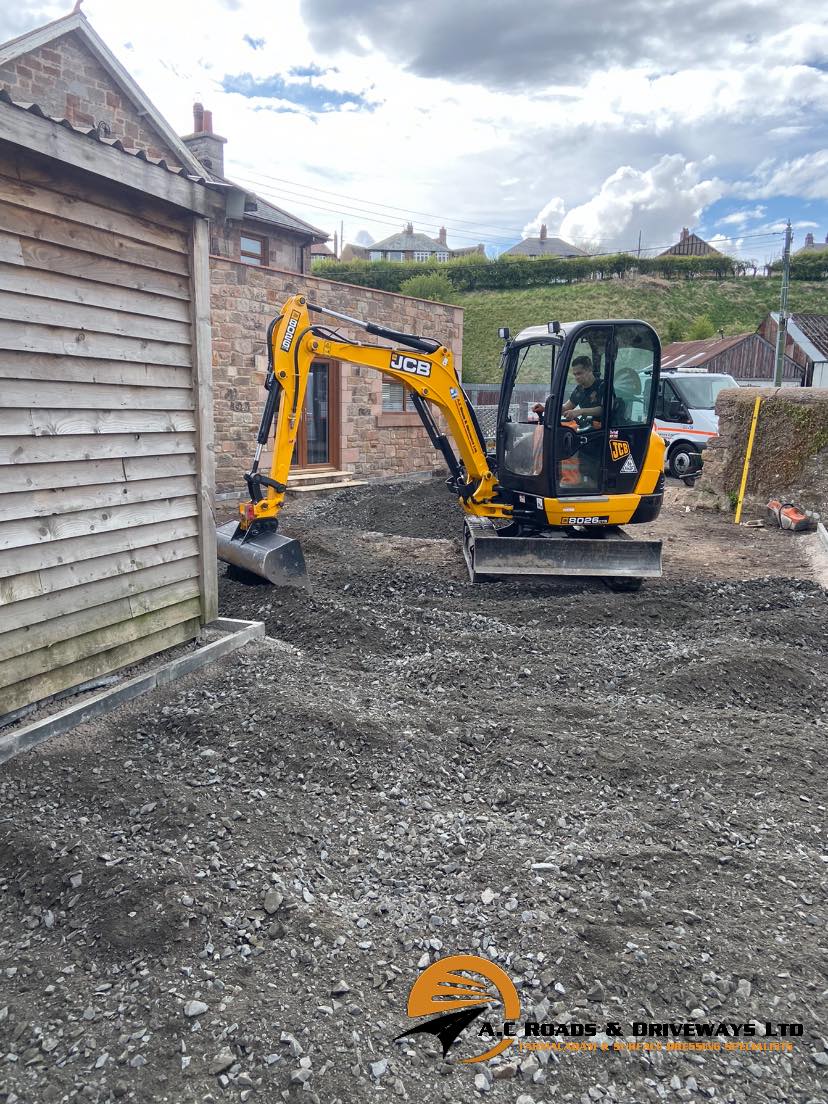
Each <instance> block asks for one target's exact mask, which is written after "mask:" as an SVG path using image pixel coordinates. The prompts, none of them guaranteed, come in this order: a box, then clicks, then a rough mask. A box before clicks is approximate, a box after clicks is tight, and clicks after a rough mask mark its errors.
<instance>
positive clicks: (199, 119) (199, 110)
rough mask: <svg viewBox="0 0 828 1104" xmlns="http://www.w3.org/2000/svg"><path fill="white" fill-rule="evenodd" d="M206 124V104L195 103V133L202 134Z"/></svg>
mask: <svg viewBox="0 0 828 1104" xmlns="http://www.w3.org/2000/svg"><path fill="white" fill-rule="evenodd" d="M203 126H204V104H200V103H194V104H193V133H194V134H201V131H202V128H203Z"/></svg>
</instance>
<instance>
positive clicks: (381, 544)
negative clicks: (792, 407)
mask: <svg viewBox="0 0 828 1104" xmlns="http://www.w3.org/2000/svg"><path fill="white" fill-rule="evenodd" d="M445 496H446V492H445V488H444V487H443V486H442V485H441V484H440V483H438V482H435V483H422V484H416V483H405V484H400V485H398V486H393V487H386V488H383V489H381V490H378V489H377V488H371V487H367V488H360V489H358V490H352V491H346V492H340V493H339V494H337V495H335V496H333V497H330V498H328V499H326V500H321V501H320V500H316V501H314V502H308V501H307V500H303V502H302V503H301V504H299V505H297V506H295V507H292V508H291V517H292V522H290V523H289V522H287V521H286V523H285V528H286V529H287V530H288V531H291V532H297V533H300V534H301V535H302V536H303V544H304V547H305V552H306V557H307V560H308V564H309V570H310V572H311V575H312V585H311V588H310V590H308V591H278V590H274V589H273V588H270V587H267V586H244V585H242V584H241V583H239V582H237V581H232V580H228V579H226V578H223V579H222V580H221V594H220V600H221V612H222V614H224V615H225V616H235V617H249V618H258V619H262V620H264V621H265V622H266V625H267V631H268V634H269V638H268V639H266V640H265V641H264V642H262V643H257V644H255V645H251V646H249V647H248V648H247V649H245V650H244V651H242V652H239V653H236V654H234V655H231V656H228V657H226V658H225V659H223V660H221V661H219V662H218V663H217V664H215V665H214V666H212V667H210V668H208V669H207V670H205V671H203V672H201V673H199V674H197V675H194V676H190V677H189V678H188V679H186V680H184V681H182V682H179V683H177V684H175V685H174V686H171V687H169V688H167V689H165V690H163V691H159V692H156V693H154V694H153V695H152V696H150V697H147V698H144V699H141V700H140V701H138V702H136V703H133V704H132V705H130V706H126V707H122V708H121V709H119V710H118V711H117V712H115V713H113V714H111V715H110V716H109V717H107V718H104V719H103V720H102V721H98V722H95V723H93V724H88V725H84V726H81V727H79V728H77V729H76V730H75V731H74V732H72V733H71V734H69V735H67V736H65V737H61V738H59V739H55V740H53V741H51V742H50V743H48V744H47V745H45V746H42V747H41V748H39V749H37V750H35V751H33V752H30V753H28V754H25V755H22V756H20V757H19V758H17V759H16V760H14V761H12V762H11V763H9V764H7V765H6V766H5V767H4V768H0V1102H2V1104H22V1102H25V1104H49V1102H57V1101H63V1100H76V1099H77V1100H80V1101H91V1102H96V1101H98V1102H103V1101H113V1100H118V1101H121V1100H123V1101H138V1102H144V1101H152V1102H155V1101H170V1102H175V1104H178V1102H191V1101H192V1102H205V1101H207V1102H209V1101H216V1102H219V1101H225V1100H226V1101H236V1100H239V1101H246V1100H250V1101H253V1102H256V1101H263V1102H266V1104H270V1102H272V1101H280V1100H282V1099H285V1100H292V1099H296V1100H300V1101H304V1102H306V1104H311V1102H314V1101H320V1102H322V1104H336V1102H341V1104H361V1102H364V1101H384V1100H397V1099H399V1100H411V1101H457V1102H464V1101H479V1100H481V1099H484V1098H487V1097H488V1098H489V1099H492V1100H496V1099H500V1100H503V1101H519V1102H520V1104H530V1102H534V1104H539V1102H541V1101H545V1102H547V1104H548V1102H552V1101H555V1102H557V1101H578V1102H586V1104H591V1102H596V1101H602V1100H606V1101H625V1102H636V1104H637V1102H643V1101H649V1100H653V1101H659V1100H666V1101H672V1100H676V1101H705V1100H710V1099H712V1100H717V1101H734V1102H748V1101H750V1102H759V1104H764V1102H767V1104H771V1102H773V1104H778V1102H781V1101H797V1102H799V1101H801V1102H803V1104H804V1102H806V1101H812V1102H818V1101H825V1099H826V1094H825V1092H824V1090H822V1089H821V1088H820V1085H821V1084H824V1082H825V1077H826V1074H828V1037H825V1034H826V1026H825V1024H826V1020H825V1014H826V995H827V990H828V981H827V980H826V976H825V957H824V950H825V945H826V907H825V900H826V894H825V875H826V870H828V868H827V867H826V859H827V858H828V855H826V843H825V838H824V833H825V827H826V815H825V793H826V786H825V737H826V722H828V694H826V687H827V686H828V628H827V627H826V626H827V625H828V599H827V598H826V593H825V591H823V590H820V589H819V588H818V587H817V586H816V585H815V584H814V583H812V582H811V581H810V580H809V578H808V577H807V567H806V561H805V559H804V558H803V557H802V556H801V553H800V551H799V546H798V545H797V538H796V537H792V536H790V535H787V534H782V533H780V532H775V533H774V532H768V531H763V530H745V529H738V528H736V527H735V526H733V525H732V524H730V523H729V522H727V521H726V519H723V518H719V517H717V516H715V515H710V514H697V513H692V512H691V513H687V512H686V511H685V507H684V506H683V505H682V504H680V503H677V504H674V505H673V506H672V507H671V508H670V510H669V511H667V512H666V513H665V515H664V516H663V517H662V518H661V519H660V520H659V522H658V523H657V525H656V526H655V527H654V528H655V530H656V531H658V532H660V533H662V534H663V535H665V536H666V537H669V542H668V544H667V546H666V550H665V556H666V559H667V573H666V575H665V577H664V579H662V580H660V581H656V582H652V583H649V584H645V587H644V588H643V589H642V590H641V592H640V593H638V594H634V595H620V594H613V593H611V592H610V591H608V590H606V589H605V588H603V587H602V586H600V585H599V584H597V583H594V584H593V583H590V584H574V583H560V584H550V585H545V586H539V585H536V586H517V585H511V584H509V585H503V584H491V585H483V586H478V587H474V588H473V587H471V586H470V585H469V584H468V582H467V581H466V578H465V568H464V566H463V564H462V556H461V554H460V551H459V540H458V539H457V538H458V537H459V533H460V527H461V525H460V520H459V512H458V511H457V509H456V507H455V505H454V504H453V503H452V502H451V500H450V499H448V498H447V497H445ZM538 864H540V865H538ZM456 953H473V954H480V955H483V956H485V957H488V958H489V959H491V960H492V961H495V962H497V963H499V964H500V965H501V966H502V967H503V968H504V969H505V970H506V971H507V973H508V974H509V975H510V977H511V978H512V979H513V980H514V981H515V984H516V985H517V987H518V991H519V993H520V998H521V1004H522V1008H523V1014H524V1016H526V1017H533V1018H535V1019H538V1020H547V1021H557V1022H558V1023H571V1022H591V1023H595V1024H598V1025H603V1024H606V1023H608V1022H610V1021H618V1022H621V1023H624V1024H631V1023H632V1022H633V1021H655V1022H667V1023H669V1022H673V1023H682V1022H687V1021H699V1020H703V1021H712V1022H714V1023H719V1022H722V1021H726V1022H729V1023H739V1024H747V1023H752V1022H754V1021H756V1022H758V1023H759V1024H764V1023H765V1022H766V1021H770V1022H775V1023H802V1024H803V1025H804V1033H803V1035H802V1037H801V1038H798V1039H795V1040H794V1048H793V1052H792V1053H790V1054H786V1053H768V1052H765V1051H758V1052H749V1051H732V1052H720V1053H711V1052H706V1053H704V1052H691V1051H686V1052H683V1051H682V1052H666V1051H652V1052H642V1051H624V1052H619V1051H615V1050H612V1049H610V1050H609V1051H606V1052H601V1051H600V1050H599V1052H598V1053H594V1052H556V1051H541V1052H538V1053H537V1054H529V1055H527V1054H520V1053H518V1052H517V1049H516V1048H512V1050H510V1051H507V1052H506V1053H505V1054H504V1055H503V1056H502V1057H501V1058H500V1059H499V1060H496V1061H495V1062H493V1063H490V1064H489V1065H488V1066H486V1067H481V1066H469V1065H464V1064H462V1063H460V1062H459V1061H458V1058H462V1057H463V1056H464V1055H466V1054H471V1053H473V1052H474V1049H475V1046H474V1043H475V1039H474V1038H473V1037H472V1038H471V1039H469V1038H468V1037H465V1038H463V1039H461V1041H459V1042H458V1044H457V1045H456V1047H455V1048H453V1049H452V1050H451V1051H450V1052H449V1056H448V1060H445V1061H444V1060H443V1058H442V1054H441V1052H440V1049H439V1047H438V1045H437V1044H436V1042H435V1041H434V1040H433V1039H432V1038H430V1037H429V1036H422V1035H421V1036H414V1037H413V1038H409V1039H407V1040H405V1041H403V1042H398V1043H395V1042H393V1039H394V1037H395V1036H397V1035H399V1034H400V1033H401V1032H403V1031H405V1030H407V1029H408V1028H409V1027H410V1026H411V1023H410V1021H409V1020H408V1019H407V1017H406V1014H405V1010H406V1000H407V995H408V990H409V987H410V986H411V984H412V983H413V981H414V980H415V978H416V977H417V975H418V973H419V971H420V969H422V967H424V966H425V965H427V964H428V963H429V962H431V961H433V960H435V959H438V958H440V957H441V956H444V955H449V954H456ZM758 1037H759V1038H761V1036H758ZM477 1049H478V1050H479V1049H480V1048H479V1047H478V1048H477Z"/></svg>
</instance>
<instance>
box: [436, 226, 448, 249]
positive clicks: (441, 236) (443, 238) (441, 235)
mask: <svg viewBox="0 0 828 1104" xmlns="http://www.w3.org/2000/svg"><path fill="white" fill-rule="evenodd" d="M437 241H438V242H439V243H440V245H445V246H446V248H448V242H447V240H446V228H445V226H441V227H440V233H439V234H438V235H437Z"/></svg>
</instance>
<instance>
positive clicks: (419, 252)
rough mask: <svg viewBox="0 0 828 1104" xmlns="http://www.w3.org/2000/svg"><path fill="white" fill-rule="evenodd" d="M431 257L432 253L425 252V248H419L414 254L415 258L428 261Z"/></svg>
mask: <svg viewBox="0 0 828 1104" xmlns="http://www.w3.org/2000/svg"><path fill="white" fill-rule="evenodd" d="M430 258H431V254H430V253H425V252H424V251H423V250H417V252H416V253H415V254H414V260H415V261H427V260H429V259H430Z"/></svg>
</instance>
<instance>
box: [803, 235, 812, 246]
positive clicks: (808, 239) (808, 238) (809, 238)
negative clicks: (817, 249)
mask: <svg viewBox="0 0 828 1104" xmlns="http://www.w3.org/2000/svg"><path fill="white" fill-rule="evenodd" d="M805 244H806V245H813V244H814V235H813V234H806V235H805Z"/></svg>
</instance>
